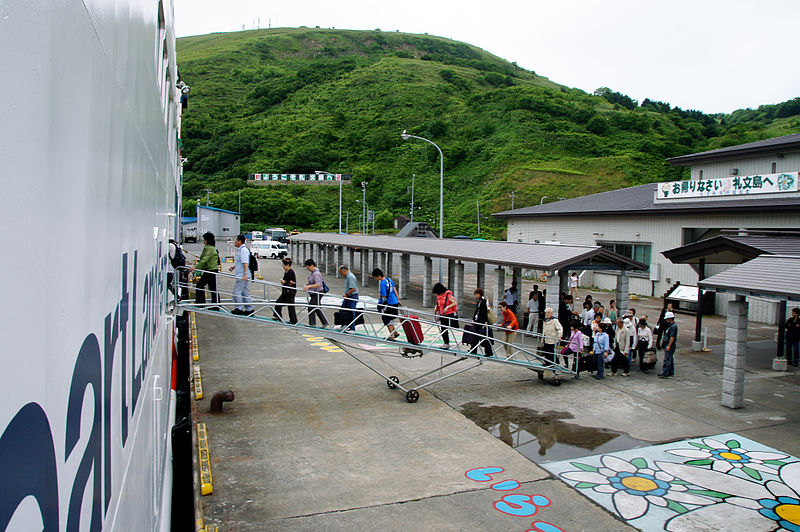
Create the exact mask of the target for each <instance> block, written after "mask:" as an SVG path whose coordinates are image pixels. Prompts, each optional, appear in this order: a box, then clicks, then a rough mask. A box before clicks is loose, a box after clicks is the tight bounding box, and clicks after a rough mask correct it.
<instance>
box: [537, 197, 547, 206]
mask: <svg viewBox="0 0 800 532" xmlns="http://www.w3.org/2000/svg"><path fill="white" fill-rule="evenodd" d="M546 199H547V196H542V199H540V200H539V205H541V204H542V203H543V202H544V200H546Z"/></svg>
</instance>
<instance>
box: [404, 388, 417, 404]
mask: <svg viewBox="0 0 800 532" xmlns="http://www.w3.org/2000/svg"><path fill="white" fill-rule="evenodd" d="M418 400H419V392H418V391H417V390H408V392H406V401H408V402H409V403H416V402H417V401H418Z"/></svg>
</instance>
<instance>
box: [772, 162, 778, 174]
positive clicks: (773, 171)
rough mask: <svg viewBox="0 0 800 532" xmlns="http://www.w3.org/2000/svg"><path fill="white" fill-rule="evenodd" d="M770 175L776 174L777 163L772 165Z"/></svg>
mask: <svg viewBox="0 0 800 532" xmlns="http://www.w3.org/2000/svg"><path fill="white" fill-rule="evenodd" d="M772 173H773V174H777V173H778V163H772Z"/></svg>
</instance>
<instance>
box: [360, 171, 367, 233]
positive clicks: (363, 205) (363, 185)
mask: <svg viewBox="0 0 800 532" xmlns="http://www.w3.org/2000/svg"><path fill="white" fill-rule="evenodd" d="M368 183H369V181H362V182H361V194H362V196H361V197H362V199H361V213H362V217H361V219H362V220H363V223H364V225H363V228H362V229H366V228H367V184H368ZM361 232H362V233H366V231H365V230H362V231H361Z"/></svg>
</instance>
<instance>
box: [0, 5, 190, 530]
mask: <svg viewBox="0 0 800 532" xmlns="http://www.w3.org/2000/svg"><path fill="white" fill-rule="evenodd" d="M160 7H161V9H163V16H160V15H159V8H160ZM0 54H2V55H0V65H2V72H3V77H4V81H3V83H2V84H0V176H2V178H1V179H0V183H2V189H0V208H1V209H2V213H3V216H2V220H3V222H4V225H5V234H6V235H7V236H8V237H11V238H7V239H6V241H7V245H6V256H5V260H4V261H3V262H2V266H0V271H1V272H2V294H3V296H2V302H3V304H2V305H0V327H2V332H3V350H2V351H3V370H2V372H0V394H2V395H1V397H2V400H0V478H3V488H2V489H0V529H6V528H7V529H8V530H25V531H29V530H46V531H50V530H100V529H104V530H157V529H159V528H160V527H161V526H163V525H162V522H166V523H169V519H168V512H169V508H168V507H165V501H168V499H169V494H168V493H167V492H168V491H169V485H168V482H169V465H170V464H169V460H168V459H169V438H168V435H169V429H170V426H169V425H170V407H171V397H174V395H173V394H171V392H170V389H171V386H170V384H171V373H172V341H173V338H172V335H173V323H172V318H171V317H170V316H169V315H168V314H167V313H166V312H165V307H166V303H167V296H168V294H167V290H166V276H167V269H168V258H167V241H168V238H169V236H170V235H171V234H174V228H175V225H176V217H175V213H176V206H177V205H178V204H179V201H178V200H179V197H178V195H179V189H180V171H179V155H178V146H177V143H178V139H177V121H178V116H177V105H176V104H177V101H176V100H177V96H176V95H175V92H174V86H175V82H176V81H177V79H176V77H177V76H176V73H177V71H176V66H175V40H174V35H173V33H172V5H171V1H170V0H164V1H163V3H162V2H159V1H158V0H130V1H111V0H106V1H101V0H83V1H81V0H62V1H58V2H56V1H44V2H43V1H39V0H31V1H12V2H4V3H2V5H0ZM165 485H166V487H165Z"/></svg>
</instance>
